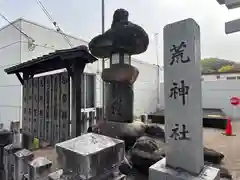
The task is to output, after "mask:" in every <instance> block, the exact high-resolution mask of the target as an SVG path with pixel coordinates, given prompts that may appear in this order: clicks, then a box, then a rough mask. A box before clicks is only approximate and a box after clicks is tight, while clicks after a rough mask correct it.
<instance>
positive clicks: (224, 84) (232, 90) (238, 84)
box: [160, 80, 240, 120]
mask: <svg viewBox="0 0 240 180" xmlns="http://www.w3.org/2000/svg"><path fill="white" fill-rule="evenodd" d="M160 87H161V91H160V92H161V94H160V99H161V101H160V102H161V107H162V108H164V84H163V83H161V85H160ZM233 96H237V97H240V81H239V80H222V81H216V80H215V81H203V82H202V105H203V108H219V109H222V110H223V111H224V112H225V113H226V114H227V115H228V116H230V117H233V119H238V120H239V119H240V106H238V107H236V109H235V112H234V110H233V109H234V108H233V106H232V105H231V104H230V99H231V97H233Z"/></svg>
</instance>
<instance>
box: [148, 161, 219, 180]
mask: <svg viewBox="0 0 240 180" xmlns="http://www.w3.org/2000/svg"><path fill="white" fill-rule="evenodd" d="M148 179H149V180H159V179H168V180H192V179H195V180H198V179H199V180H220V170H219V169H217V168H214V167H210V166H204V168H203V170H202V171H201V173H199V174H198V175H192V174H189V173H188V172H186V171H183V170H179V171H178V170H176V169H173V168H171V167H168V166H166V158H163V159H162V160H160V161H158V162H157V163H155V164H154V165H152V166H151V167H150V168H149V178H148Z"/></svg>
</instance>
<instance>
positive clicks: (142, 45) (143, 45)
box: [89, 9, 149, 123]
mask: <svg viewBox="0 0 240 180" xmlns="http://www.w3.org/2000/svg"><path fill="white" fill-rule="evenodd" d="M128 16H129V13H128V12H127V11H126V10H124V9H118V10H116V11H115V13H114V15H113V22H112V25H111V28H110V29H109V30H107V31H106V32H105V33H104V34H101V35H98V36H96V37H94V38H93V39H92V40H91V41H90V43H89V49H90V51H91V53H92V54H93V55H95V56H96V57H98V58H109V59H110V67H109V68H107V69H103V71H102V79H103V81H104V82H106V83H107V97H106V99H107V100H106V101H107V102H106V107H105V109H106V111H105V112H106V119H107V120H108V121H115V122H130V123H131V122H132V121H133V98H134V93H133V83H134V82H135V81H136V79H137V77H138V74H139V71H138V69H137V68H136V67H134V66H132V65H131V56H132V55H135V54H140V53H143V52H145V51H146V50H147V47H148V44H149V38H148V35H147V33H146V32H145V31H144V29H143V28H141V27H140V26H138V25H136V24H133V23H131V22H130V21H128Z"/></svg>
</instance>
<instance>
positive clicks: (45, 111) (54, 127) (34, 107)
mask: <svg viewBox="0 0 240 180" xmlns="http://www.w3.org/2000/svg"><path fill="white" fill-rule="evenodd" d="M95 61H97V58H95V57H94V56H93V55H91V54H90V53H89V52H88V48H87V47H86V46H79V47H76V48H72V49H65V50H57V51H55V52H53V53H50V54H48V55H44V56H41V57H38V58H36V59H32V60H30V61H27V62H24V63H20V64H18V65H15V66H13V67H10V68H7V69H5V72H6V73H7V74H16V76H17V77H18V79H19V81H20V82H21V84H22V85H23V94H22V96H23V98H22V99H23V102H22V133H23V142H28V140H26V139H25V138H29V137H31V138H32V137H36V138H38V139H40V140H44V141H46V142H49V143H50V144H56V143H58V142H62V141H65V140H68V139H70V138H72V137H76V136H79V135H81V134H82V133H83V129H84V126H85V123H86V122H83V120H82V115H81V77H82V74H83V71H84V68H85V66H86V64H87V63H93V62H95ZM60 69H66V70H67V71H65V72H62V73H58V74H53V75H47V76H40V77H34V76H35V75H39V74H42V73H47V72H50V71H55V70H60ZM70 79H71V86H72V88H71V94H70ZM70 98H71V103H70ZM70 106H71V107H70ZM70 114H71V117H70ZM24 139H25V140H24ZM24 146H25V147H26V148H28V147H27V146H28V145H26V144H25V145H24Z"/></svg>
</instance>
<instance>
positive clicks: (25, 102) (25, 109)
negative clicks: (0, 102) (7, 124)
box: [22, 80, 29, 132]
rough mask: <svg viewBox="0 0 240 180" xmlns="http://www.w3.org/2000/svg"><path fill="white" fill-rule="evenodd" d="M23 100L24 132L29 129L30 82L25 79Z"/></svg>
mask: <svg viewBox="0 0 240 180" xmlns="http://www.w3.org/2000/svg"><path fill="white" fill-rule="evenodd" d="M22 88H23V101H22V127H23V131H24V132H29V130H28V124H29V123H28V82H27V80H24V84H23V87H22Z"/></svg>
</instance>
